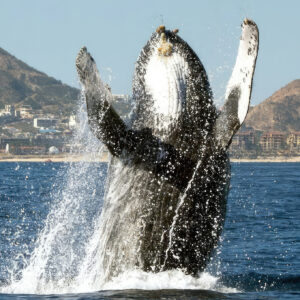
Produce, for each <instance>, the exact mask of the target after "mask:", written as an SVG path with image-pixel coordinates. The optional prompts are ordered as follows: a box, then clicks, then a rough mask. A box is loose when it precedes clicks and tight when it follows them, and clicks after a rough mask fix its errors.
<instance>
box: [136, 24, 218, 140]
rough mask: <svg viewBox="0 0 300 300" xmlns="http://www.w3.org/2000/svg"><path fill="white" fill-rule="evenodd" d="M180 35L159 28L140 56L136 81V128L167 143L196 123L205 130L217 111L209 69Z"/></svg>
mask: <svg viewBox="0 0 300 300" xmlns="http://www.w3.org/2000/svg"><path fill="white" fill-rule="evenodd" d="M177 33H178V30H177V29H176V30H173V31H170V30H166V29H165V27H164V26H159V27H158V28H157V30H156V32H154V33H153V34H152V36H151V37H150V39H149V41H148V42H147V44H146V45H145V47H144V48H143V49H142V51H141V53H140V55H139V58H138V60H137V63H136V67H135V74H134V79H133V98H134V100H135V104H136V114H134V122H133V126H134V127H135V128H138V129H141V128H145V127H147V128H150V129H151V130H152V133H153V134H154V135H156V136H158V137H159V138H161V139H162V140H164V141H168V140H169V139H170V137H171V136H174V135H175V136H176V135H178V131H180V128H182V127H183V126H185V127H186V126H187V125H189V127H190V125H191V123H193V122H197V123H198V124H197V125H196V123H195V124H194V125H192V126H193V127H194V126H197V128H198V129H200V128H203V127H205V126H206V125H205V124H206V123H207V122H206V121H207V112H205V111H206V110H207V109H208V110H212V108H213V104H212V93H211V89H210V86H209V82H208V79H207V75H206V72H205V69H204V67H203V65H202V63H201V62H200V60H199V58H198V57H197V55H196V54H195V53H194V51H193V50H192V49H191V48H190V47H189V45H188V44H187V43H186V42H185V41H183V40H182V39H181V38H180V37H179V36H178V34H177ZM213 110H214V109H213ZM200 119H201V120H202V122H201V121H200ZM198 129H197V130H198ZM185 132H186V131H185Z"/></svg>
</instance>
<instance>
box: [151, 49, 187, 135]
mask: <svg viewBox="0 0 300 300" xmlns="http://www.w3.org/2000/svg"><path fill="white" fill-rule="evenodd" d="M159 49H160V48H157V49H155V50H154V51H153V54H152V55H151V57H150V58H149V62H148V64H147V66H146V68H145V69H146V73H145V88H146V93H147V94H148V95H149V98H150V99H151V100H152V106H151V110H152V113H153V118H154V119H155V120H154V122H153V123H154V124H153V125H154V128H156V129H158V130H160V131H163V132H166V133H167V132H168V130H169V129H170V128H172V127H174V126H175V125H176V122H178V119H179V117H180V115H181V113H182V112H183V110H184V107H185V103H186V90H187V88H186V86H187V77H188V72H189V69H188V64H187V62H186V61H185V59H184V58H183V57H182V56H181V55H180V54H179V53H172V54H171V55H168V56H165V55H160V52H159Z"/></svg>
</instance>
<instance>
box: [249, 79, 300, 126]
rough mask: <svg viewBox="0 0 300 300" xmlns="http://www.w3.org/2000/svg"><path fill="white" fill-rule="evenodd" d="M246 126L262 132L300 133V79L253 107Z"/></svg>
mask: <svg viewBox="0 0 300 300" xmlns="http://www.w3.org/2000/svg"><path fill="white" fill-rule="evenodd" d="M245 126H246V127H252V128H254V129H256V130H262V131H284V132H292V131H300V79H297V80H294V81H292V82H290V83H289V84H287V85H286V86H284V87H283V88H281V89H280V90H278V91H277V92H275V93H274V94H273V95H272V96H271V97H269V98H267V99H266V100H264V101H263V102H261V103H260V104H259V105H257V106H255V107H253V108H252V109H251V110H250V111H249V113H248V116H247V118H246V121H245Z"/></svg>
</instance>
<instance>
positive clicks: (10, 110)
mask: <svg viewBox="0 0 300 300" xmlns="http://www.w3.org/2000/svg"><path fill="white" fill-rule="evenodd" d="M15 111H16V110H15V106H14V105H12V104H6V105H5V106H4V109H1V110H0V116H11V117H14V116H15Z"/></svg>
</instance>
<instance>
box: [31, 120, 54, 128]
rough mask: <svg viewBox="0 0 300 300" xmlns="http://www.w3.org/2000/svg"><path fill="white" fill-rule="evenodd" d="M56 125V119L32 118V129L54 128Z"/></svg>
mask: <svg viewBox="0 0 300 300" xmlns="http://www.w3.org/2000/svg"><path fill="white" fill-rule="evenodd" d="M57 123H58V119H49V118H34V119H33V127H35V128H55V127H56V125H57Z"/></svg>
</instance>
